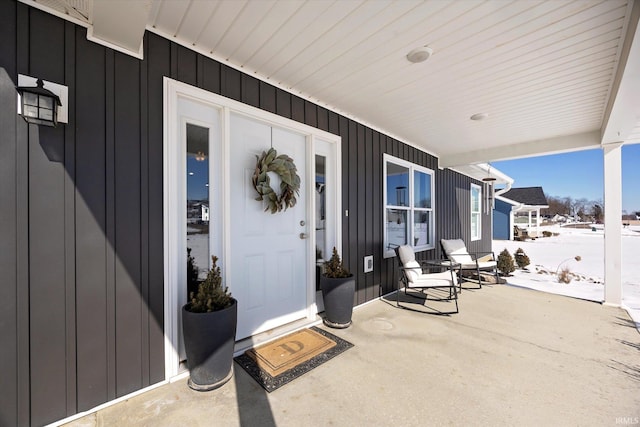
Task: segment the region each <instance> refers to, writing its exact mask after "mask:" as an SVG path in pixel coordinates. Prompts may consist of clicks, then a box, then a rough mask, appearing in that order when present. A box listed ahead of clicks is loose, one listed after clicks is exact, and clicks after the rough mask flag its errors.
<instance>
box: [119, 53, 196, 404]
mask: <svg viewBox="0 0 640 427" xmlns="http://www.w3.org/2000/svg"><path fill="white" fill-rule="evenodd" d="M114 65H115V85H114V99H115V101H114V107H115V109H114V111H115V115H114V118H115V122H114V124H115V131H114V136H115V140H114V143H115V165H116V174H115V226H116V229H115V247H116V257H117V259H116V266H115V267H116V270H115V279H116V283H115V284H116V286H115V292H116V293H115V304H116V319H115V320H116V324H115V328H116V329H115V333H116V367H117V369H116V395H117V396H123V395H125V394H127V393H130V392H132V391H135V390H137V389H139V388H141V387H142V382H141V372H142V357H141V352H140V341H141V338H142V330H141V322H140V321H141V318H142V306H143V304H144V301H143V300H142V296H141V289H140V246H141V244H140V229H141V225H140V204H141V199H140V101H139V98H138V97H137V96H131V95H137V94H138V93H140V87H139V78H138V75H139V72H140V70H139V63H138V61H137V60H136V59H134V58H131V57H129V56H125V55H121V54H116V55H115V63H114ZM191 65H195V64H191Z"/></svg>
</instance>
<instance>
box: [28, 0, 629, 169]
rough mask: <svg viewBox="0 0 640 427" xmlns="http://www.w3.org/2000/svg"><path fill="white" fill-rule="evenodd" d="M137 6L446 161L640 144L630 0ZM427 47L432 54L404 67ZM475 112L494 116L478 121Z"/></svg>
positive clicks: (230, 1)
mask: <svg viewBox="0 0 640 427" xmlns="http://www.w3.org/2000/svg"><path fill="white" fill-rule="evenodd" d="M52 1H54V0H46V2H47V3H51V2H52ZM58 1H59V2H62V3H65V2H67V3H68V2H70V1H77V0H58ZM86 1H89V2H92V3H93V2H95V3H97V2H104V3H103V4H102V6H101V8H102V9H104V4H108V2H107V1H105V0H86ZM149 2H151V5H150V7H149V4H148V3H149ZM29 3H30V4H31V3H33V2H32V1H31V2H29ZM130 3H132V4H135V3H137V10H138V11H139V10H140V9H141V6H140V5H141V3H142V4H143V6H142V7H143V8H144V9H146V10H148V11H149V12H148V16H147V19H146V28H147V29H148V30H150V31H153V32H155V33H158V34H160V35H162V36H164V37H167V38H169V39H171V40H174V41H176V42H178V43H180V44H183V45H185V46H187V47H189V48H191V49H194V50H196V51H198V52H200V53H203V54H205V55H208V56H210V57H212V58H215V59H217V60H219V61H221V62H223V63H225V64H228V65H230V66H232V67H235V68H237V69H240V70H242V71H244V72H246V73H248V74H250V75H254V76H256V77H257V78H260V79H262V80H265V81H267V82H270V83H272V84H274V85H276V86H278V87H281V88H284V89H286V90H288V91H291V92H293V93H295V94H297V95H299V96H302V97H303V98H305V99H309V100H311V101H313V102H316V103H318V104H320V105H323V106H325V107H327V108H329V109H331V110H333V111H336V112H339V113H341V114H345V115H347V116H349V117H352V118H355V119H357V120H359V121H361V122H363V123H366V124H368V125H369V126H371V127H373V128H375V129H378V130H380V131H383V132H385V133H388V134H390V135H392V136H394V137H396V138H398V139H400V140H402V141H404V142H407V143H409V144H411V145H414V146H416V147H419V148H421V149H424V150H426V151H428V152H430V153H433V154H435V155H437V156H438V157H439V158H440V163H441V165H442V166H459V165H464V164H470V163H478V162H486V161H492V160H498V159H506V158H514V157H523V156H528V155H536V154H548V153H552V152H560V151H570V150H577V149H584V148H593V147H598V146H601V144H603V143H609V142H617V141H620V142H638V138H639V136H640V75H639V74H640V46H639V45H640V41H638V40H637V39H639V38H640V35H639V34H636V29H637V27H638V16H639V15H640V4H635V8H634V1H633V0H604V1H596V0H515V1H507V0H486V1H480V0H455V1H454V0H431V1H415V0H399V1H391V0H337V1H333V0H311V1H302V0H132V1H131V2H130ZM113 7H118V8H125V6H124V5H123V3H118V5H117V6H113ZM94 11H98V8H94ZM112 15H114V16H116V14H112ZM96 19H99V22H100V23H101V28H105V20H107V21H106V22H107V23H108V25H107V27H108V26H109V25H111V27H112V28H113V29H114V31H112V32H111V33H113V34H114V35H116V36H117V34H118V33H119V32H122V33H123V34H128V35H129V37H130V35H131V34H134V33H135V31H134V30H135V28H127V29H128V31H123V28H122V26H127V25H134V24H128V23H127V22H123V21H122V20H117V19H115V18H109V17H105V16H104V14H102V13H101V14H100V16H99V17H98V16H95V15H92V16H91V17H90V18H89V21H90V22H93V20H96ZM109 19H111V20H110V21H109ZM138 21H139V22H138V23H137V24H136V25H138V27H139V26H140V20H138ZM89 25H91V24H89ZM116 30H117V31H116ZM103 31H104V30H103ZM638 33H640V32H638ZM634 37H635V40H634ZM110 43H116V44H117V41H115V42H114V41H113V40H110ZM127 43H128V44H129V45H131V44H132V42H131V41H130V40H128V41H127ZM133 45H134V46H135V43H133ZM419 46H429V47H431V48H432V49H433V52H434V53H433V55H432V56H431V58H430V59H429V60H428V61H426V62H424V63H419V64H412V63H410V62H408V61H407V60H406V58H405V55H406V54H407V53H408V52H409V51H410V50H412V49H414V48H416V47H419ZM475 113H488V114H489V117H488V118H487V119H486V120H483V121H472V120H470V119H469V117H470V116H471V115H472V114H475ZM618 132H620V135H618V134H617V133H618ZM612 135H613V136H612Z"/></svg>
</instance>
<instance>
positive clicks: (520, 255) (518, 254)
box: [513, 248, 531, 269]
mask: <svg viewBox="0 0 640 427" xmlns="http://www.w3.org/2000/svg"><path fill="white" fill-rule="evenodd" d="M513 256H514V258H515V259H516V264H518V268H522V269H524V268H525V267H526V266H527V265H529V264H531V261H530V260H529V257H528V256H527V254H525V253H524V251H523V250H522V248H518V250H517V251H515V253H514V254H513Z"/></svg>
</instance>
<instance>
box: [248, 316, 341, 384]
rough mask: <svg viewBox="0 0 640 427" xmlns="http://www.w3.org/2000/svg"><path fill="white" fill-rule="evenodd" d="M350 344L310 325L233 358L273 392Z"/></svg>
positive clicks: (259, 382)
mask: <svg viewBox="0 0 640 427" xmlns="http://www.w3.org/2000/svg"><path fill="white" fill-rule="evenodd" d="M351 347H353V344H351V343H350V342H348V341H345V340H343V339H342V338H339V337H337V336H335V335H333V334H331V333H329V332H327V331H325V330H322V329H320V328H316V327H315V326H313V327H311V328H309V329H302V330H300V331H298V332H294V333H292V334H289V335H285V336H284V337H282V338H278V339H277V340H275V341H271V342H268V343H266V344H263V345H260V346H258V347H255V348H253V349H251V350H247V351H246V352H245V353H244V354H242V355H240V356H238V357H236V358H235V361H236V363H238V364H239V365H240V366H242V368H243V369H244V370H245V371H247V372H248V373H249V375H251V376H252V377H253V378H254V379H255V380H256V381H257V382H258V384H260V385H261V386H262V387H263V388H264V389H265V390H267V391H268V392H272V391H273V390H276V389H278V388H279V387H282V386H283V385H285V384H287V383H288V382H290V381H293V380H294V379H296V378H298V377H299V376H301V375H303V374H305V373H307V372H309V371H310V370H312V369H313V368H315V367H317V366H320V365H322V364H323V363H324V362H326V361H328V360H330V359H332V358H334V357H335V356H337V355H338V354H340V353H342V352H343V351H345V350H347V349H348V348H351Z"/></svg>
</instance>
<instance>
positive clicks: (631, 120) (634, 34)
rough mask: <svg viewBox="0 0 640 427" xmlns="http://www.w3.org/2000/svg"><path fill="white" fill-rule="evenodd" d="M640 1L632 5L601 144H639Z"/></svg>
mask: <svg viewBox="0 0 640 427" xmlns="http://www.w3.org/2000/svg"><path fill="white" fill-rule="evenodd" d="M639 20H640V2H638V1H636V2H634V3H633V9H632V10H631V14H630V18H629V22H628V25H627V28H626V36H625V38H624V43H623V45H622V54H621V57H620V66H619V67H618V69H617V72H616V76H615V80H614V83H613V88H612V95H611V96H610V97H609V102H608V104H607V110H606V112H605V119H604V121H603V125H602V144H609V143H612V142H614V143H615V142H622V141H629V140H630V139H634V138H635V142H640V138H639V137H640V135H638V128H639V127H640V102H639V101H638V100H640V31H638V22H639Z"/></svg>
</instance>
